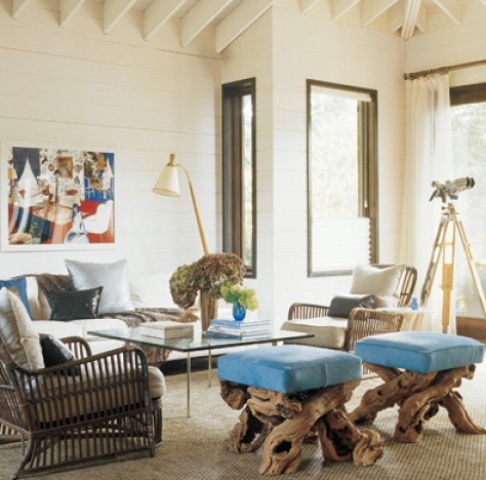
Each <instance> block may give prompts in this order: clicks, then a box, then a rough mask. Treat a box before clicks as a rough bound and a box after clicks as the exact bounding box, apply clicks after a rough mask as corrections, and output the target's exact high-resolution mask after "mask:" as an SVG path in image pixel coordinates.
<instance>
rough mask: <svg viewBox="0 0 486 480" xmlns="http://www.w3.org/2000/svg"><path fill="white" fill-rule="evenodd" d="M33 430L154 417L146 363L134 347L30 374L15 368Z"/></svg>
mask: <svg viewBox="0 0 486 480" xmlns="http://www.w3.org/2000/svg"><path fill="white" fill-rule="evenodd" d="M13 374H14V376H15V383H16V386H17V387H18V389H19V394H20V403H21V407H22V409H23V410H24V413H25V417H26V418H28V419H29V423H30V425H31V429H34V430H35V427H34V425H36V424H45V423H46V422H53V423H56V422H65V421H69V422H70V423H71V424H72V422H77V421H82V419H83V416H84V414H86V415H93V414H96V415H100V414H102V415H104V416H106V415H111V414H113V415H115V414H116V413H119V411H121V410H123V411H125V412H126V411H128V410H130V409H140V408H145V409H147V411H151V408H152V406H151V398H150V392H149V385H148V365H147V359H146V356H145V354H144V352H143V351H142V350H140V349H139V348H137V347H134V346H126V347H121V348H118V349H116V350H111V351H108V352H104V353H100V354H98V355H93V356H91V357H87V358H84V359H80V360H75V361H72V362H66V363H64V364H61V365H57V366H53V367H49V368H44V369H41V370H37V371H35V372H28V371H26V370H23V369H21V368H18V367H14V368H13Z"/></svg>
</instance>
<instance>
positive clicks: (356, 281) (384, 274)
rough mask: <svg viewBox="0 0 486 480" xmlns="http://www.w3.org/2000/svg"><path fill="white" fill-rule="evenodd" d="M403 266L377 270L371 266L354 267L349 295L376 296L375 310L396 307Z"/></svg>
mask: <svg viewBox="0 0 486 480" xmlns="http://www.w3.org/2000/svg"><path fill="white" fill-rule="evenodd" d="M404 271H405V265H394V266H392V267H387V268H378V267H374V266H372V265H361V264H360V265H356V267H355V269H354V271H353V281H352V284H351V293H354V294H357V293H360V294H366V293H368V294H370V293H372V294H373V295H375V296H376V299H375V308H379V307H392V306H395V307H396V306H397V304H398V300H399V291H398V290H399V288H400V280H401V278H402V275H403V272H404Z"/></svg>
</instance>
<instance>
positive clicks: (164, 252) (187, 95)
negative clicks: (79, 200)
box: [0, 0, 220, 278]
mask: <svg viewBox="0 0 486 480" xmlns="http://www.w3.org/2000/svg"><path fill="white" fill-rule="evenodd" d="M54 1H55V2H56V3H54ZM55 5H57V0H52V3H50V2H49V1H47V2H46V1H37V0H32V1H31V2H30V3H29V6H28V8H26V9H25V10H24V11H23V12H22V14H21V15H20V16H19V18H18V19H17V20H14V19H12V18H11V15H10V10H11V2H10V1H6V0H2V2H1V3H0V65H1V68H0V140H1V141H2V142H3V143H4V145H5V143H6V142H7V141H8V142H14V143H15V144H16V145H17V146H22V145H24V144H28V145H30V146H35V145H38V146H55V147H61V148H62V147H75V148H79V149H106V150H108V151H114V152H115V167H116V177H115V184H116V239H117V243H116V247H115V248H113V249H109V250H103V251H100V250H89V251H86V250H85V251H79V252H74V251H67V252H66V251H58V250H56V251H52V250H49V251H47V252H46V251H43V252H22V253H19V252H0V278H5V277H7V276H10V275H14V274H20V273H26V272H43V271H53V272H54V271H64V265H63V259H64V258H66V257H69V258H78V259H83V260H87V261H88V260H89V261H105V260H111V259H118V258H128V260H129V265H130V271H131V272H134V273H140V272H159V271H163V272H172V271H174V270H175V268H176V267H177V266H179V265H180V264H181V263H190V262H191V261H193V260H194V259H196V258H198V257H200V256H201V255H202V248H201V244H200V240H199V237H198V233H197V229H196V222H195V218H194V215H193V211H192V207H191V202H190V197H189V193H188V189H187V186H186V182H185V180H184V179H183V178H181V190H182V194H181V197H180V198H178V199H174V198H168V197H160V196H157V195H155V194H153V193H152V192H151V188H152V186H153V183H154V182H155V179H156V178H157V176H158V174H159V172H160V170H161V169H162V167H163V165H165V163H167V161H168V157H169V153H170V152H174V153H176V154H177V157H176V160H178V161H179V162H180V163H183V164H184V165H185V166H186V167H187V168H188V169H189V171H190V172H191V175H192V179H193V183H194V186H195V189H196V193H197V196H198V200H199V203H200V209H201V211H202V212H203V222H204V226H205V229H206V235H207V237H208V243H209V245H210V247H211V249H212V250H213V249H216V248H218V243H219V237H220V227H219V223H218V220H217V215H216V212H217V210H218V208H219V207H218V205H217V201H218V198H219V197H218V196H217V191H218V190H219V181H220V177H219V176H218V175H219V172H218V170H217V164H218V163H219V160H218V156H219V143H220V141H219V116H220V113H219V112H220V108H219V103H220V102H219V84H220V80H219V61H218V59H217V58H216V56H215V55H214V53H212V52H213V51H214V48H213V45H214V39H213V37H212V33H211V32H209V34H207V36H206V37H205V36H200V37H198V39H197V40H195V41H194V42H192V43H191V44H190V45H189V46H188V47H186V48H184V49H182V47H181V46H180V40H179V36H178V35H179V25H178V24H177V23H172V24H171V23H169V24H168V25H166V26H165V27H164V29H163V30H162V31H160V33H157V34H155V35H154V36H153V37H152V38H151V39H150V41H148V42H145V41H144V40H143V39H142V38H141V36H140V27H139V25H140V23H141V13H140V12H136V11H134V12H130V14H128V15H126V16H124V18H123V19H122V20H121V21H120V23H119V24H117V25H116V26H115V27H114V28H113V30H112V31H110V34H109V35H104V34H103V33H102V29H101V8H102V4H101V3H98V2H88V3H87V4H85V5H84V6H83V7H82V9H81V11H80V12H79V13H78V14H76V15H75V16H74V17H73V19H72V20H71V22H70V23H69V26H68V27H65V28H63V27H60V26H59V20H58V18H57V15H58V13H57V12H56V11H55V10H56V9H55V8H54V6H55ZM50 7H52V8H50ZM6 155H7V154H6V153H2V161H3V162H5V160H6ZM5 195H6V194H5V176H3V181H2V197H1V198H2V200H3V201H5ZM0 229H1V230H3V232H2V233H5V230H6V219H5V218H2V219H1V224H0Z"/></svg>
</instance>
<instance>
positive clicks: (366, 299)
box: [328, 293, 375, 318]
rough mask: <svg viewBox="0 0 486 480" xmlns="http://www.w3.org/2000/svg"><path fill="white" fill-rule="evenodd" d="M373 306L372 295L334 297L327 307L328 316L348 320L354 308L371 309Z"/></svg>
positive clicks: (373, 297) (373, 298) (341, 295)
mask: <svg viewBox="0 0 486 480" xmlns="http://www.w3.org/2000/svg"><path fill="white" fill-rule="evenodd" d="M374 305H375V296H374V295H362V294H359V295H356V294H355V295H353V294H351V293H349V294H340V295H336V296H335V297H334V298H333V299H332V300H331V304H330V305H329V311H328V316H329V317H340V318H349V314H350V313H351V310H353V309H354V308H373V307H374Z"/></svg>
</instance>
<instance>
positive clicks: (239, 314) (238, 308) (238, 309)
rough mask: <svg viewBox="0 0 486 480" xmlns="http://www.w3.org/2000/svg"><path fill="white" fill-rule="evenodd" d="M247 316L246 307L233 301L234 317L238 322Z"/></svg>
mask: <svg viewBox="0 0 486 480" xmlns="http://www.w3.org/2000/svg"><path fill="white" fill-rule="evenodd" d="M245 317H246V307H244V306H243V305H241V304H240V303H238V302H233V318H234V319H235V320H236V321H237V322H241V321H242V320H244V319H245Z"/></svg>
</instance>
